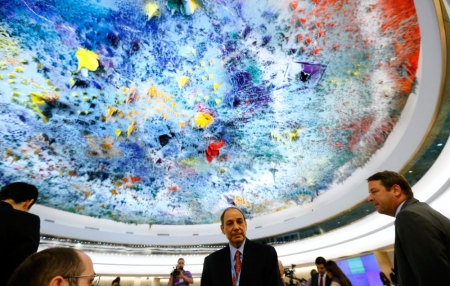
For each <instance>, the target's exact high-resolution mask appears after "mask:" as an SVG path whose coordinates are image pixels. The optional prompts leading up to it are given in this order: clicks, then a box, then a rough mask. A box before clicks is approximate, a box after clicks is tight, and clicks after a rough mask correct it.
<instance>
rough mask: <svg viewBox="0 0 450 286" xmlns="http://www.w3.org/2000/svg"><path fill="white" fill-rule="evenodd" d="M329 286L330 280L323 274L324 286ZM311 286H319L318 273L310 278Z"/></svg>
mask: <svg viewBox="0 0 450 286" xmlns="http://www.w3.org/2000/svg"><path fill="white" fill-rule="evenodd" d="M330 285H331V279H330V278H329V277H328V275H326V274H325V285H324V286H330ZM311 286H319V273H316V274H313V276H311Z"/></svg>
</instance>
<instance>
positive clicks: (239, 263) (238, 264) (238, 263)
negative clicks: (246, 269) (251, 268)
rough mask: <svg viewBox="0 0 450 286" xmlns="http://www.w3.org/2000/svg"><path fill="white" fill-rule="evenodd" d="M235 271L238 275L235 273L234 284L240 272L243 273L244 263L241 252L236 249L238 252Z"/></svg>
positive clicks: (234, 284)
mask: <svg viewBox="0 0 450 286" xmlns="http://www.w3.org/2000/svg"><path fill="white" fill-rule="evenodd" d="M234 260H235V263H234V272H235V273H236V276H234V275H233V286H236V280H237V278H238V277H239V274H241V269H242V263H241V253H240V252H239V250H238V251H236V254H235V255H234Z"/></svg>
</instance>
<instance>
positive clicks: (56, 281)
mask: <svg viewBox="0 0 450 286" xmlns="http://www.w3.org/2000/svg"><path fill="white" fill-rule="evenodd" d="M64 280H65V279H64V278H63V277H62V276H56V277H54V278H53V279H52V280H50V283H48V285H47V286H62V285H66V284H64ZM67 285H69V284H67Z"/></svg>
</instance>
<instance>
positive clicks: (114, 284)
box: [111, 277, 120, 286]
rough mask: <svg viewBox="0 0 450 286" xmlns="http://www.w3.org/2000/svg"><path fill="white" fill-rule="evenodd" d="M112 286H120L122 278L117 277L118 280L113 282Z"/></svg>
mask: <svg viewBox="0 0 450 286" xmlns="http://www.w3.org/2000/svg"><path fill="white" fill-rule="evenodd" d="M111 286H120V277H116V279H114V280H113V281H112V282H111Z"/></svg>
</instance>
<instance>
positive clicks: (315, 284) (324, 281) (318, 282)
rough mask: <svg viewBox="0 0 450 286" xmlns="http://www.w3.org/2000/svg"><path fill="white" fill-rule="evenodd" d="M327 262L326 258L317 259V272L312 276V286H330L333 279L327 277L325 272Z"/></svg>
mask: <svg viewBox="0 0 450 286" xmlns="http://www.w3.org/2000/svg"><path fill="white" fill-rule="evenodd" d="M326 262H327V261H326V260H325V258H323V257H321V256H319V257H317V258H316V261H315V263H316V267H317V272H318V273H316V274H313V276H311V286H330V285H331V279H330V278H329V277H328V275H327V271H326V270H325V263H326Z"/></svg>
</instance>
